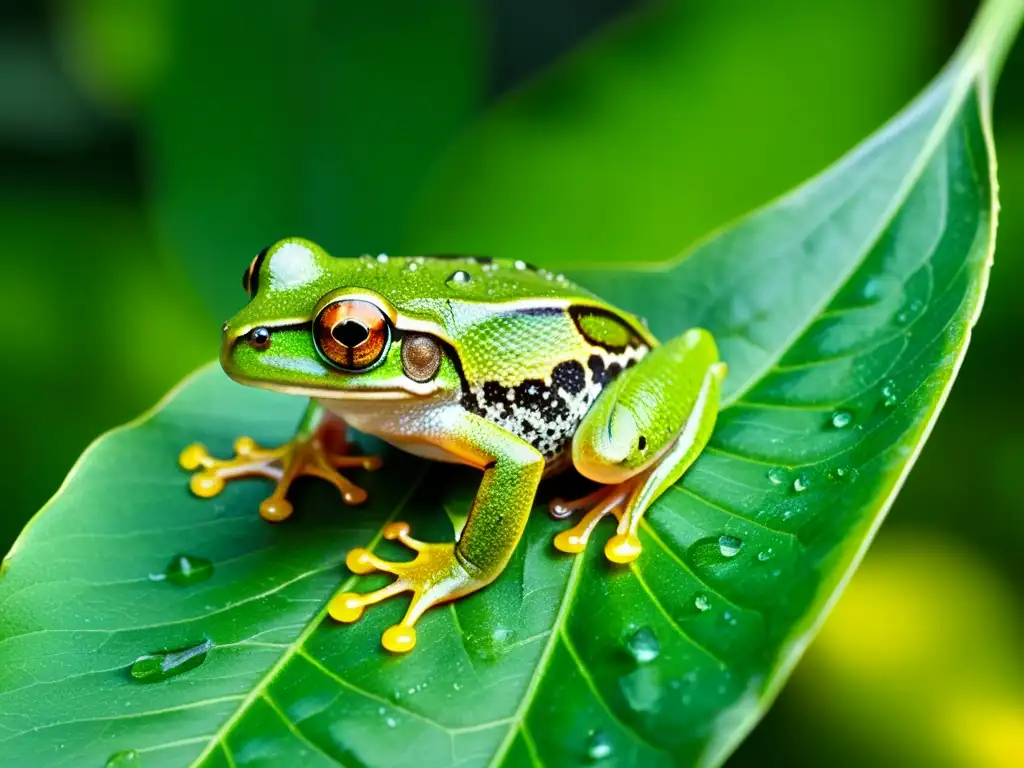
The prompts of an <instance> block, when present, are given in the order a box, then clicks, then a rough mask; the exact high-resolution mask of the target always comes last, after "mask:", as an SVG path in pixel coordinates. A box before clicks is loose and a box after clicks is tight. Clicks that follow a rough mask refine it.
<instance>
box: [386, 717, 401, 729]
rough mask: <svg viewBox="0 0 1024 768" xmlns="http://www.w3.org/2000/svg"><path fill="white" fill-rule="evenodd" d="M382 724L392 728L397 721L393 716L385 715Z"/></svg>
mask: <svg viewBox="0 0 1024 768" xmlns="http://www.w3.org/2000/svg"><path fill="white" fill-rule="evenodd" d="M384 724H385V725H386V726H387V727H388V728H394V727H395V726H396V725H398V721H397V720H395V718H393V717H386V718H384Z"/></svg>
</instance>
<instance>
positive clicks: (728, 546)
mask: <svg viewBox="0 0 1024 768" xmlns="http://www.w3.org/2000/svg"><path fill="white" fill-rule="evenodd" d="M742 546H743V540H742V539H738V538H736V537H735V536H728V535H725V534H722V535H721V536H719V537H718V551H719V552H721V553H722V557H735V556H736V555H738V554H739V551H740V547H742Z"/></svg>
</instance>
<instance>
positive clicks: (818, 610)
mask: <svg viewBox="0 0 1024 768" xmlns="http://www.w3.org/2000/svg"><path fill="white" fill-rule="evenodd" d="M1022 13H1024V5H1022V4H1021V3H1019V2H1018V1H1017V0H1012V2H1011V1H1010V0H1006V1H1004V2H999V1H998V0H997V1H996V2H992V3H990V4H988V5H987V6H986V7H985V9H984V10H983V12H982V14H981V16H980V17H979V20H978V22H977V23H976V24H975V26H974V28H973V30H972V32H971V34H970V36H969V37H968V40H967V41H966V42H965V44H964V46H963V47H962V49H961V51H960V53H959V54H958V56H957V57H956V59H955V60H954V61H953V63H952V64H951V65H950V67H949V68H948V69H947V70H946V71H945V72H944V73H943V74H942V75H941V76H940V77H939V78H938V79H937V80H936V81H935V83H934V84H933V85H932V86H931V87H930V88H929V89H928V90H927V91H926V92H925V93H924V94H923V95H922V96H921V97H920V98H919V99H918V100H917V101H915V102H914V103H913V104H912V105H911V106H910V107H909V108H908V109H907V110H906V111H905V112H904V113H903V114H902V115H900V116H899V117H898V118H897V119H896V120H895V121H893V122H892V123H890V124H889V125H888V126H887V127H886V128H884V129H883V130H882V131H881V132H880V133H879V134H878V135H876V136H875V137H874V138H872V139H870V140H869V141H868V142H867V143H866V144H865V145H863V146H862V147H861V148H860V149H858V150H856V151H855V152H854V153H853V154H852V155H850V156H849V157H848V158H847V159H846V160H844V161H842V162H841V163H840V164H839V165H838V166H836V167H835V168H833V169H832V170H830V171H828V172H826V173H825V174H824V175H822V176H820V177H818V178H817V179H814V180H812V181H811V182H809V183H808V184H807V185H805V186H804V187H803V188H801V189H799V190H797V191H796V192H794V193H792V194H790V195H789V196H787V197H785V198H783V199H782V200H780V201H779V202H777V203H775V204H773V205H772V206H770V207H768V208H766V209H764V210H762V211H760V212H759V213H757V214H755V215H754V216H752V217H751V218H749V219H747V220H746V221H744V222H741V223H740V224H738V225H737V226H736V227H734V228H733V229H731V230H729V231H728V232H725V233H723V234H722V235H720V236H719V237H717V238H715V239H713V240H711V241H709V242H708V243H707V244H705V245H704V246H702V247H701V248H699V249H698V250H697V251H696V252H694V253H693V254H692V255H691V256H690V257H689V259H687V260H685V261H683V262H682V263H681V264H679V265H677V266H675V267H673V268H671V269H665V270H661V271H657V272H653V273H638V274H628V273H615V275H614V277H615V279H614V280H607V279H605V277H604V275H606V273H597V272H595V273H592V274H591V277H592V278H593V284H594V285H599V286H600V287H601V288H602V289H605V290H606V292H608V293H609V295H613V296H614V297H615V298H617V299H619V300H622V301H623V302H624V303H626V304H627V305H631V306H633V307H634V308H643V309H644V311H645V312H648V314H650V316H651V320H652V322H653V323H654V325H655V327H657V328H659V329H662V330H666V329H669V330H674V329H675V328H676V326H677V325H678V324H679V323H682V322H690V321H698V322H703V323H704V324H706V325H708V326H709V327H710V328H711V329H712V330H713V331H714V332H715V333H716V334H717V335H718V337H719V339H720V340H721V346H722V350H723V353H724V355H725V357H726V359H727V360H728V362H729V363H730V365H731V366H732V372H731V374H730V379H729V381H730V390H729V403H728V406H727V407H726V408H725V410H724V411H723V412H722V414H721V419H720V423H719V427H718V429H717V431H716V433H715V436H714V438H713V442H712V445H711V446H710V448H709V450H708V451H707V452H706V453H705V454H704V455H703V456H702V457H701V459H700V460H699V461H698V463H697V464H696V466H695V467H694V468H693V470H692V471H691V472H690V473H688V475H687V476H686V478H685V479H684V481H683V482H682V483H681V484H680V485H679V486H677V487H676V488H674V489H672V490H671V491H669V492H668V493H667V494H666V495H665V497H663V498H662V499H661V500H660V501H659V502H658V503H657V504H656V505H655V507H654V508H653V509H652V510H651V512H650V513H649V515H648V519H649V523H648V525H647V526H646V527H645V528H644V529H643V531H642V533H641V539H642V541H643V544H644V548H645V551H644V554H643V556H642V557H641V558H640V559H639V560H638V561H637V562H636V563H635V564H634V565H633V566H631V567H629V568H625V569H623V568H612V567H608V566H607V565H606V564H605V563H604V562H603V560H602V558H601V552H600V550H601V547H600V542H595V544H597V546H592V547H591V548H590V551H589V552H588V553H587V554H586V555H585V556H582V557H578V558H570V557H565V556H561V555H558V554H557V553H555V552H554V551H553V550H552V547H551V544H550V540H551V537H552V536H553V534H554V533H555V532H556V531H557V530H558V529H559V528H560V527H561V524H559V523H556V522H554V521H552V520H549V519H548V518H547V516H546V515H545V514H544V513H543V511H542V510H538V511H537V514H535V515H534V517H533V519H532V520H531V522H530V525H529V526H528V528H527V531H526V534H525V537H524V541H523V542H522V543H521V546H520V547H519V548H518V550H517V553H516V555H515V557H514V558H513V560H512V562H511V563H510V565H509V567H508V569H507V571H506V573H505V574H504V575H503V576H502V577H501V578H500V579H499V580H498V581H497V582H495V583H494V584H493V585H492V586H491V587H489V588H487V589H486V590H484V591H482V592H480V593H477V594H475V595H472V596H471V597H469V598H467V599H464V600H461V601H458V602H456V603H454V604H452V605H450V606H449V607H446V608H442V609H437V610H434V611H431V612H430V613H429V614H428V615H427V616H426V617H425V619H424V620H423V621H422V623H421V626H420V643H419V646H418V647H417V649H416V651H415V652H414V653H412V654H410V655H408V656H404V657H398V658H396V657H389V656H387V655H386V654H385V653H384V652H382V651H381V650H380V648H379V644H378V643H379V635H380V632H381V631H382V630H383V628H384V627H386V626H388V625H389V624H391V623H394V622H395V621H396V619H397V618H398V616H399V614H400V612H401V610H402V608H403V606H402V605H400V604H399V603H395V602H391V603H387V604H384V605H382V606H379V607H376V608H374V609H373V610H371V611H369V612H368V613H367V616H366V617H365V618H364V619H363V620H362V621H361V622H359V623H357V624H355V625H353V626H339V625H337V624H334V623H333V622H331V621H330V620H329V619H325V613H324V609H325V605H326V602H327V600H328V599H329V597H330V596H331V595H332V594H333V593H334V592H335V591H336V590H337V589H339V587H342V586H343V585H344V587H345V588H349V587H351V586H352V585H353V584H358V588H359V589H361V590H362V589H366V588H369V587H370V586H371V581H373V580H369V579H368V580H365V581H364V580H362V579H356V578H355V577H350V576H346V575H345V574H344V573H343V569H342V567H341V563H342V561H343V558H344V555H345V553H346V551H347V550H348V549H349V548H351V547H353V546H357V545H366V546H371V547H375V548H378V549H386V548H387V547H389V546H390V544H389V543H388V542H381V541H380V531H381V527H382V525H383V524H384V523H385V522H386V521H388V520H393V519H396V518H399V517H401V518H406V519H408V518H410V517H414V518H415V521H416V524H417V526H418V530H422V529H423V527H424V526H427V528H428V531H429V528H430V526H434V531H433V533H434V535H435V537H437V536H445V535H448V536H450V535H451V530H450V523H449V521H448V517H447V515H445V514H444V512H445V510H449V509H452V508H454V507H456V506H458V500H459V499H461V500H462V503H463V504H465V503H466V500H467V499H468V498H469V497H471V496H472V493H473V488H474V485H475V482H476V481H477V476H476V475H475V473H472V472H469V471H465V470H458V469H449V468H444V467H439V466H438V465H434V464H429V463H424V462H419V461H416V460H413V459H411V458H408V457H404V456H402V455H400V454H397V453H396V454H391V455H390V456H389V458H388V465H387V468H386V469H384V470H382V471H381V472H379V473H376V474H371V475H367V476H366V477H365V478H360V480H361V481H362V480H364V479H365V482H366V485H367V487H368V488H369V490H370V492H371V503H370V504H368V505H367V506H366V507H365V508H362V509H358V510H353V509H345V508H341V505H340V503H339V502H338V500H337V497H336V494H334V493H333V492H332V491H331V489H329V488H325V487H324V486H323V484H315V483H313V484H310V485H307V486H305V487H304V488H301V489H299V493H298V494H297V496H296V506H297V509H298V513H297V514H296V516H295V519H293V520H292V521H290V522H288V523H286V524H283V525H279V526H270V525H267V524H265V523H263V522H261V521H260V520H259V518H258V517H257V515H256V512H255V510H256V506H257V504H258V501H259V500H260V499H261V498H262V497H263V496H264V495H265V493H266V486H261V485H260V484H259V483H240V484H236V485H232V486H230V487H229V488H228V489H227V490H226V491H225V493H224V494H223V495H222V496H220V497H218V498H216V499H214V500H212V501H205V502H204V501H200V500H198V499H195V498H192V497H191V496H189V494H188V492H187V490H186V483H185V477H184V475H183V473H182V472H180V471H178V470H176V468H175V457H176V455H177V453H178V451H179V450H180V449H181V447H182V446H184V445H185V444H187V443H189V442H191V441H193V440H196V439H199V440H202V441H204V442H205V443H207V445H208V446H209V447H210V448H211V449H214V450H215V451H217V452H218V453H222V454H223V453H226V452H227V451H228V450H229V447H230V443H231V439H232V438H233V437H234V436H235V435H237V434H240V433H250V434H253V435H254V436H255V437H256V438H257V439H259V440H261V441H263V442H267V443H273V442H277V441H281V440H283V439H285V438H286V437H287V436H288V434H289V432H290V431H291V430H292V428H293V426H294V424H295V421H296V420H297V418H298V415H299V412H300V409H301V407H302V403H301V402H299V401H298V400H297V399H294V398H287V397H283V396H276V395H272V394H268V393H264V392H260V391H255V390H248V389H243V388H240V387H237V386H235V385H233V384H231V383H229V382H228V381H227V380H226V379H225V378H224V377H223V375H222V374H220V373H219V372H217V371H216V370H214V369H206V370H204V371H202V372H200V373H199V374H198V375H197V376H196V377H195V378H194V379H193V380H191V381H189V382H187V383H186V384H185V385H184V386H183V387H182V388H181V389H180V390H179V391H178V392H177V393H176V394H175V395H174V396H173V397H172V398H171V399H170V400H169V402H168V403H167V404H166V405H165V406H164V407H163V408H160V409H158V410H157V411H156V412H154V413H153V414H152V415H151V416H149V417H147V418H145V419H143V420H142V421H140V422H138V423H136V424H134V425H131V426H130V427H128V428H126V429H123V430H120V431H118V432H116V433H115V434H113V435H110V436H108V437H106V438H103V439H102V440H101V441H99V442H98V443H97V444H96V445H95V446H94V447H93V448H92V449H91V450H90V451H89V452H87V454H86V455H85V457H83V459H82V461H81V462H80V463H79V465H78V467H77V468H76V470H75V471H74V472H73V473H72V476H71V478H70V479H69V481H68V483H67V484H66V486H65V487H64V488H63V489H62V491H61V492H60V493H59V494H58V495H57V497H56V498H55V499H54V500H53V501H52V502H51V504H50V505H49V506H48V507H47V508H46V509H45V510H44V511H43V512H42V513H41V514H40V515H39V516H38V517H37V518H36V519H35V521H34V522H33V523H32V524H31V525H30V527H29V528H28V529H27V530H26V532H25V533H24V534H23V536H22V537H21V538H20V539H19V541H18V543H17V544H16V546H15V548H14V550H13V551H12V553H11V554H10V555H9V557H8V558H7V560H6V561H5V568H4V571H3V576H2V578H0V605H2V606H3V609H2V611H0V644H2V647H3V653H4V660H5V664H4V666H3V668H2V670H0V751H2V753H3V754H4V756H5V758H7V760H8V761H10V762H12V763H13V764H25V765H53V766H59V765H65V764H67V765H102V764H103V762H104V760H106V759H107V758H108V757H109V756H111V755H113V754H115V753H119V752H125V751H128V750H136V751H137V752H138V753H139V754H140V755H141V759H142V764H144V765H146V766H163V765H166V766H179V765H184V764H193V765H204V766H232V765H238V766H243V765H313V766H316V765H323V766H327V765H335V764H341V765H350V766H351V765H369V766H412V765H417V766H419V765H431V766H433V765H460V766H476V765H479V766H483V765H506V766H519V765H531V764H532V765H559V766H561V765H574V764H581V763H586V762H588V761H596V760H598V759H601V757H602V756H604V755H607V756H609V759H608V761H607V764H632V765H645V766H647V765H691V764H699V765H716V764H719V763H720V762H721V761H722V760H723V759H724V758H725V757H726V756H727V755H728V753H729V752H730V750H731V749H732V748H733V746H734V745H735V744H736V743H737V742H738V740H739V739H741V738H742V737H743V735H745V734H746V733H747V731H749V729H750V728H751V727H752V726H753V724H754V723H755V722H756V721H757V719H758V718H759V717H760V715H761V714H762V713H763V712H764V709H765V708H766V707H767V706H768V705H769V704H770V702H771V700H772V698H773V696H774V695H775V694H776V693H777V691H778V689H779V687H780V686H781V685H782V683H783V682H784V680H785V678H786V676H787V675H788V673H789V671H790V670H791V669H792V667H793V665H794V664H795V663H796V661H797V660H798V658H799V656H800V654H801V652H802V651H803V649H804V648H805V647H806V645H807V643H808V642H810V640H811V638H812V636H813V635H814V632H815V630H816V628H817V627H818V625H819V624H820V622H821V621H822V620H823V618H824V616H825V615H826V613H827V612H828V608H829V607H830V606H831V605H832V604H833V603H834V601H835V599H836V598H837V596H838V594H839V592H840V591H841V588H842V586H843V584H844V583H845V581H846V579H848V578H849V575H850V574H851V572H852V570H853V568H854V567H855V566H856V564H857V562H858V561H859V559H860V557H861V555H862V554H863V552H864V550H865V548H866V547H867V545H868V543H869V542H870V539H871V537H872V534H873V533H874V531H875V530H876V529H877V527H878V525H879V524H880V522H881V520H882V518H883V516H884V513H885V511H886V510H887V509H888V507H889V505H890V503H891V501H892V498H893V496H894V494H895V491H896V490H897V489H898V487H899V485H900V483H901V482H902V480H903V478H904V477H905V476H906V473H907V471H908V470H909V468H910V466H911V464H912V463H913V460H914V458H915V457H916V455H917V453H918V452H919V451H920V449H921V446H922V444H923V441H924V439H925V437H926V436H927V434H928V432H929V430H930V428H931V426H932V424H933V423H934V419H935V417H936V415H937V413H938V410H939V408H940V406H941V404H942V402H943V401H944V398H945V396H946V394H947V393H948V391H949V387H950V385H951V383H952V379H953V377H954V374H955V372H956V370H957V368H958V366H959V364H960V362H961V360H962V358H963V354H964V352H965V348H966V343H967V340H968V337H969V334H970V328H971V325H972V324H973V322H974V320H975V319H976V317H977V314H978V311H979V309H980V302H981V298H982V294H983V291H984V286H985V282H986V280H987V274H988V266H989V263H990V257H991V254H992V249H993V246H994V242H993V236H994V226H995V220H994V211H995V189H994V178H993V157H992V151H991V137H990V133H989V128H988V107H989V104H988V100H989V87H990V80H991V76H992V75H993V74H994V72H995V71H996V70H997V69H998V65H999V63H1000V62H1001V59H1002V56H1003V55H1004V53H1005V50H1006V48H1007V47H1008V46H1009V43H1010V41H1011V40H1012V37H1013V34H1014V33H1015V32H1016V29H1017V26H1018V25H1019V23H1020V17H1021V15H1022ZM663 296H668V298H666V299H663V298H661V297H663ZM847 414H848V421H847ZM181 555H187V556H189V557H191V558H195V562H196V563H203V562H204V561H209V562H210V563H212V564H213V571H212V573H211V572H209V571H208V570H207V569H205V565H204V568H203V570H202V575H203V578H202V579H200V578H198V577H197V578H196V579H195V580H194V581H193V583H191V585H185V586H183V585H182V584H180V583H178V582H180V581H181V580H180V579H174V580H171V579H167V578H163V579H161V578H159V575H160V573H161V572H162V571H163V570H164V569H165V568H168V567H171V568H172V569H174V568H178V569H179V570H180V563H181V557H180V556H181ZM150 574H154V575H155V578H151V577H150ZM207 577H208V578H207ZM141 657H146V658H142V659H141V661H138V662H137V660H139V659H140V658H141ZM136 662H137V664H138V665H137V666H136ZM133 666H134V667H135V672H134V673H133V672H132V671H131V669H132V667H133Z"/></svg>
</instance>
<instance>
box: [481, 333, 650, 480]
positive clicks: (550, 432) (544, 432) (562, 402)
mask: <svg viewBox="0 0 1024 768" xmlns="http://www.w3.org/2000/svg"><path fill="white" fill-rule="evenodd" d="M647 351H648V349H647V347H646V346H644V345H640V346H637V347H629V348H627V349H626V350H625V351H624V352H622V353H618V354H616V353H613V352H608V351H606V350H604V349H595V351H594V353H593V354H592V355H590V357H589V358H588V360H587V365H586V367H584V366H583V364H582V363H580V362H579V361H578V360H565V361H563V362H561V363H558V364H557V365H556V366H554V368H553V369H552V370H551V374H550V375H549V377H548V379H549V381H550V384H549V383H548V382H547V381H543V380H541V379H526V380H525V381H522V382H520V383H519V384H516V385H515V386H506V385H503V384H501V383H500V382H497V381H487V382H484V383H483V385H482V386H480V385H477V386H469V385H468V384H466V383H465V382H464V384H463V392H462V399H461V402H462V405H463V407H464V408H466V409H467V410H468V411H471V412H473V413H475V414H477V415H478V416H482V417H484V418H485V419H489V420H490V421H493V422H495V423H496V424H498V425H499V426H501V427H502V428H504V429H506V430H508V431H509V432H512V433H513V434H515V435H518V436H519V437H521V438H523V439H524V440H526V441H527V442H528V443H530V444H531V445H532V446H533V447H534V448H536V449H537V450H538V451H540V452H541V453H542V454H543V455H544V458H545V459H547V460H548V462H551V461H553V460H555V459H557V458H558V457H559V456H560V455H561V454H562V453H563V452H564V451H565V450H566V449H567V448H568V447H569V445H570V444H571V443H572V436H573V435H574V434H575V433H576V429H577V427H579V424H580V422H581V421H582V420H583V417H584V416H585V415H586V413H587V411H588V410H589V408H590V406H591V405H592V404H593V402H594V400H596V399H597V396H598V395H599V394H600V393H601V390H602V389H603V388H604V387H605V386H607V384H609V383H610V382H611V381H612V380H613V379H614V378H615V377H616V376H617V375H619V374H620V373H621V372H622V371H623V370H624V369H625V368H628V367H629V366H631V365H634V364H635V363H636V361H637V360H639V359H641V358H642V357H643V356H644V355H645V354H646V353H647Z"/></svg>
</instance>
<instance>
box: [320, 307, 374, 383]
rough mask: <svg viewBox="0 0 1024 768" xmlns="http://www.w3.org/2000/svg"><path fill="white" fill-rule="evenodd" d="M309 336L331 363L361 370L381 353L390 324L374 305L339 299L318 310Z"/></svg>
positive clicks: (347, 368) (353, 369) (351, 369)
mask: <svg viewBox="0 0 1024 768" xmlns="http://www.w3.org/2000/svg"><path fill="white" fill-rule="evenodd" d="M313 339H314V341H315V342H316V348H317V349H318V350H319V351H320V354H321V355H323V356H324V358H325V359H326V360H327V361H328V362H329V363H331V364H332V365H335V366H337V367H338V368H341V369H343V370H346V371H363V370H366V369H367V368H369V367H370V366H371V365H373V364H374V363H376V362H377V361H378V360H380V359H381V357H382V356H383V355H384V351H385V350H386V349H387V348H388V344H389V343H390V341H391V326H390V325H389V324H388V320H387V318H386V317H385V316H384V313H383V312H382V311H381V310H380V308H379V307H377V305H375V304H372V303H370V302H369V301H362V300H360V299H343V300H341V301H334V302H331V303H330V304H328V305H327V306H326V307H324V308H323V309H322V310H320V314H318V315H317V316H316V319H315V320H314V321H313Z"/></svg>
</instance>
